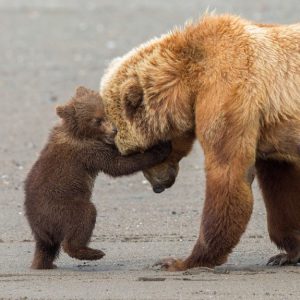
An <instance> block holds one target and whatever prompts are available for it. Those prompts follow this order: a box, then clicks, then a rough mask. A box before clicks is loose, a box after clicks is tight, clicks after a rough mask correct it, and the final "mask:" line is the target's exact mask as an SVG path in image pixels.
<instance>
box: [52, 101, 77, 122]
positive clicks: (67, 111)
mask: <svg viewBox="0 0 300 300" xmlns="http://www.w3.org/2000/svg"><path fill="white" fill-rule="evenodd" d="M56 114H57V115H58V116H59V117H60V118H62V119H68V118H70V117H73V116H74V115H75V107H74V105H72V104H66V105H60V106H57V107H56Z"/></svg>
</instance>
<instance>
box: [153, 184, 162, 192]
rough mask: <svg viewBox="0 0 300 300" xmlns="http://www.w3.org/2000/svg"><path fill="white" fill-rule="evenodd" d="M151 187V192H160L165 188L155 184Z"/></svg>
mask: <svg viewBox="0 0 300 300" xmlns="http://www.w3.org/2000/svg"><path fill="white" fill-rule="evenodd" d="M152 189H153V192H154V193H156V194H159V193H162V192H163V191H164V190H165V188H164V187H163V186H161V185H156V186H154V187H153V188H152Z"/></svg>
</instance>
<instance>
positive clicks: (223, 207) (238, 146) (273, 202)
mask: <svg viewBox="0 0 300 300" xmlns="http://www.w3.org/2000/svg"><path fill="white" fill-rule="evenodd" d="M100 94H101V96H102V97H103V100H104V103H105V107H106V111H107V114H108V115H109V117H110V119H111V120H112V122H113V123H114V124H115V126H116V127H117V128H118V135H117V137H116V143H117V147H118V148H119V150H120V151H121V152H122V153H123V154H127V153H130V152H132V151H136V150H144V149H147V148H148V147H150V146H151V145H153V144H155V143H157V142H158V141H161V140H172V143H173V153H172V154H171V156H170V158H169V159H168V160H167V161H166V163H164V164H162V165H160V166H158V167H155V168H153V169H151V170H149V171H148V172H146V177H147V178H148V179H149V181H150V182H151V183H152V186H153V188H154V190H156V191H158V192H160V191H162V190H163V189H164V188H166V187H169V186H170V185H172V184H173V182H174V180H175V178H176V175H177V171H178V162H179V161H180V159H181V158H182V157H183V156H185V155H187V154H188V152H189V151H190V149H191V147H192V143H193V141H194V133H195V135H196V137H197V139H198V140H199V142H200V143H201V145H202V147H203V150H204V154H205V165H206V200H205V205H204V210H203V214H202V222H201V227H200V234H199V239H198V241H197V243H196V245H195V247H194V249H193V251H192V253H191V255H190V256H189V257H188V258H187V259H185V260H177V259H166V260H163V261H162V265H163V266H164V267H166V268H167V269H168V270H184V269H188V268H192V267H197V266H208V267H212V266H215V265H220V264H222V263H224V262H225V261H226V259H227V257H228V254H229V253H230V252H231V251H232V249H233V247H234V246H235V245H236V244H237V243H238V242H239V239H240V237H241V235H242V233H243V232H244V230H245V228H246V225H247V223H248V221H249V218H250V215H251V212H252V205H253V199H252V192H251V183H252V181H253V178H254V174H255V169H256V172H257V175H258V180H259V183H260V186H261V188H262V191H263V196H264V200H265V203H266V207H267V214H268V226H269V233H270V237H271V239H272V241H273V242H275V243H276V245H277V246H278V247H279V248H281V249H284V250H285V251H286V253H283V254H279V255H277V256H274V257H273V258H271V260H270V263H271V264H286V263H296V262H298V261H299V258H300V24H295V25H282V26H279V25H261V24H254V23H252V22H249V21H247V20H243V19H241V18H239V17H235V16H230V15H222V16H204V17H203V18H202V19H201V20H200V21H199V22H197V23H195V24H189V25H187V26H185V27H184V28H183V29H176V30H174V31H173V32H171V33H169V34H166V35H164V36H162V37H160V38H157V39H154V40H152V41H150V42H148V43H147V44H144V45H142V46H140V47H139V48H137V49H134V50H132V51H131V52H129V53H128V54H127V55H125V56H124V57H122V58H120V59H116V60H114V61H113V62H112V64H111V65H110V67H109V68H108V70H107V72H106V73H105V75H104V77H103V79H102V81H101V87H100Z"/></svg>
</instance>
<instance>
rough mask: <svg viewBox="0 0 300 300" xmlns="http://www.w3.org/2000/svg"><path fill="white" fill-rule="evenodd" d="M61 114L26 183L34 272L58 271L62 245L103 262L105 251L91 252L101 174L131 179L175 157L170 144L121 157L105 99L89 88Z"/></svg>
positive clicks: (79, 92) (77, 254) (60, 109)
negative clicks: (95, 189)
mask: <svg viewBox="0 0 300 300" xmlns="http://www.w3.org/2000/svg"><path fill="white" fill-rule="evenodd" d="M57 114H58V116H59V117H61V119H62V123H61V124H59V125H57V126H56V127H55V128H54V129H53V130H52V132H51V134H50V138H49V141H48V143H47V145H46V146H45V148H44V149H43V150H42V152H41V154H40V157H39V158H38V160H37V162H36V163H35V164H34V166H33V167H32V169H31V171H30V172H29V174H28V177H27V179H26V182H25V210H26V216H27V219H28V221H29V224H30V227H31V229H32V231H33V235H34V237H35V241H36V249H35V254H34V259H33V262H32V266H31V267H32V268H33V269H51V268H54V267H55V265H54V264H53V261H54V260H55V258H56V257H57V256H58V253H59V250H60V246H61V243H62V246H63V249H64V251H65V252H66V253H67V254H68V255H69V256H71V257H74V258H77V259H84V260H96V259H100V258H102V257H103V256H104V255H105V254H104V253H103V252H102V251H101V250H96V249H92V248H89V247H88V246H87V245H88V243H89V241H90V237H91V235H92V231H93V229H94V226H95V221H96V208H95V206H94V205H93V203H92V202H91V201H90V198H91V195H92V188H93V185H94V181H95V178H96V176H97V174H98V172H100V171H102V172H104V173H106V174H109V175H111V176H113V177H116V176H122V175H129V174H132V173H135V172H137V171H140V170H145V169H147V168H149V167H151V166H154V165H155V164H158V163H161V162H162V161H164V159H165V158H166V157H167V156H168V155H169V154H170V152H171V146H170V144H161V145H157V146H154V147H153V148H152V149H150V150H148V151H146V152H144V153H137V154H133V155H130V156H121V154H120V153H119V152H118V150H117V148H116V147H115V144H114V137H115V134H116V132H115V130H114V127H113V126H112V124H111V123H110V122H109V121H108V120H107V119H106V116H105V112H104V107H103V104H102V99H101V98H100V96H99V95H98V93H96V92H93V91H91V90H88V89H86V88H84V87H80V88H78V89H77V91H76V95H75V97H73V98H72V99H71V101H70V102H69V103H67V104H66V105H64V106H59V107H57Z"/></svg>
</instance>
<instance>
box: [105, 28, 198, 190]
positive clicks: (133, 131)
mask: <svg viewBox="0 0 300 300" xmlns="http://www.w3.org/2000/svg"><path fill="white" fill-rule="evenodd" d="M193 58H195V55H194V56H193ZM190 75H191V74H190V53H189V48H188V47H187V41H186V38H185V37H184V36H183V35H182V34H181V32H180V31H177V32H173V33H171V34H169V35H166V36H162V37H161V38H159V39H155V40H152V41H150V42H148V43H147V44H144V45H142V46H140V47H139V48H138V49H134V50H132V51H131V52H129V53H128V54H126V55H125V56H123V57H121V58H117V59H115V60H113V61H112V63H111V64H110V66H109V67H108V69H107V70H106V73H105V74H104V76H103V78H102V80H101V85H100V94H101V96H102V98H103V102H104V105H105V110H106V113H107V115H108V117H109V118H110V120H111V121H112V122H113V124H114V125H115V126H116V128H117V129H118V134H117V136H116V139H115V142H116V145H117V147H118V149H119V151H120V152H121V153H122V154H129V153H131V152H135V151H144V150H145V149H147V148H149V147H151V146H152V145H154V144H156V143H158V142H159V141H166V140H172V141H173V140H174V139H176V138H179V137H181V136H182V135H185V134H186V133H187V132H190V131H192V130H194V112H193V109H194V90H193V84H192V82H194V81H195V80H192V81H191V79H190ZM174 151H176V149H174ZM171 156H172V155H171ZM177 172H178V161H175V160H174V159H173V160H172V161H170V160H167V161H166V162H165V163H163V164H162V165H160V166H157V167H156V168H154V169H152V170H149V172H147V175H146V178H147V179H148V180H149V181H150V183H151V184H152V186H153V189H154V190H155V191H157V192H160V191H162V190H164V188H166V187H169V186H171V185H172V184H173V182H174V180H175V178H176V176H177Z"/></svg>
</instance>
